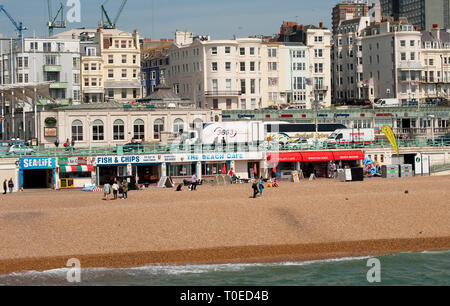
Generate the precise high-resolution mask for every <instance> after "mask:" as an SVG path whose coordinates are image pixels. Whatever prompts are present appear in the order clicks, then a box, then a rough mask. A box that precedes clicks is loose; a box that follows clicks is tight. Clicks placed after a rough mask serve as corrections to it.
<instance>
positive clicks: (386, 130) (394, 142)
mask: <svg viewBox="0 0 450 306" xmlns="http://www.w3.org/2000/svg"><path fill="white" fill-rule="evenodd" d="M381 131H382V132H383V133H384V135H386V137H387V139H389V142H390V143H391V145H392V147H393V148H394V150H395V152H397V155H399V153H398V145H397V139H395V135H394V132H392V129H391V127H390V126H389V125H385V126H383V127H382V128H381Z"/></svg>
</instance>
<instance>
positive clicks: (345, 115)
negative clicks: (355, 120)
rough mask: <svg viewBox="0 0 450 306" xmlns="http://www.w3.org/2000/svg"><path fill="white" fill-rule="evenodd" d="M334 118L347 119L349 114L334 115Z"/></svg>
mask: <svg viewBox="0 0 450 306" xmlns="http://www.w3.org/2000/svg"><path fill="white" fill-rule="evenodd" d="M334 117H335V118H338V117H344V118H348V117H350V114H334Z"/></svg>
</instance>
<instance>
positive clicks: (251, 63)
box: [250, 62, 255, 71]
mask: <svg viewBox="0 0 450 306" xmlns="http://www.w3.org/2000/svg"><path fill="white" fill-rule="evenodd" d="M250 71H255V62H250Z"/></svg>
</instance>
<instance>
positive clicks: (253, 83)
mask: <svg viewBox="0 0 450 306" xmlns="http://www.w3.org/2000/svg"><path fill="white" fill-rule="evenodd" d="M255 87H256V80H255V79H251V80H250V93H251V94H254V93H255V91H256V89H255Z"/></svg>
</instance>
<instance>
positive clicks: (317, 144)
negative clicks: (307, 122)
mask: <svg viewBox="0 0 450 306" xmlns="http://www.w3.org/2000/svg"><path fill="white" fill-rule="evenodd" d="M313 105H314V111H315V113H316V118H315V122H314V123H315V125H316V133H315V135H314V138H315V140H314V142H315V144H316V148H318V147H319V137H318V136H319V123H318V117H319V100H318V99H317V91H316V90H315V91H314V101H313Z"/></svg>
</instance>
